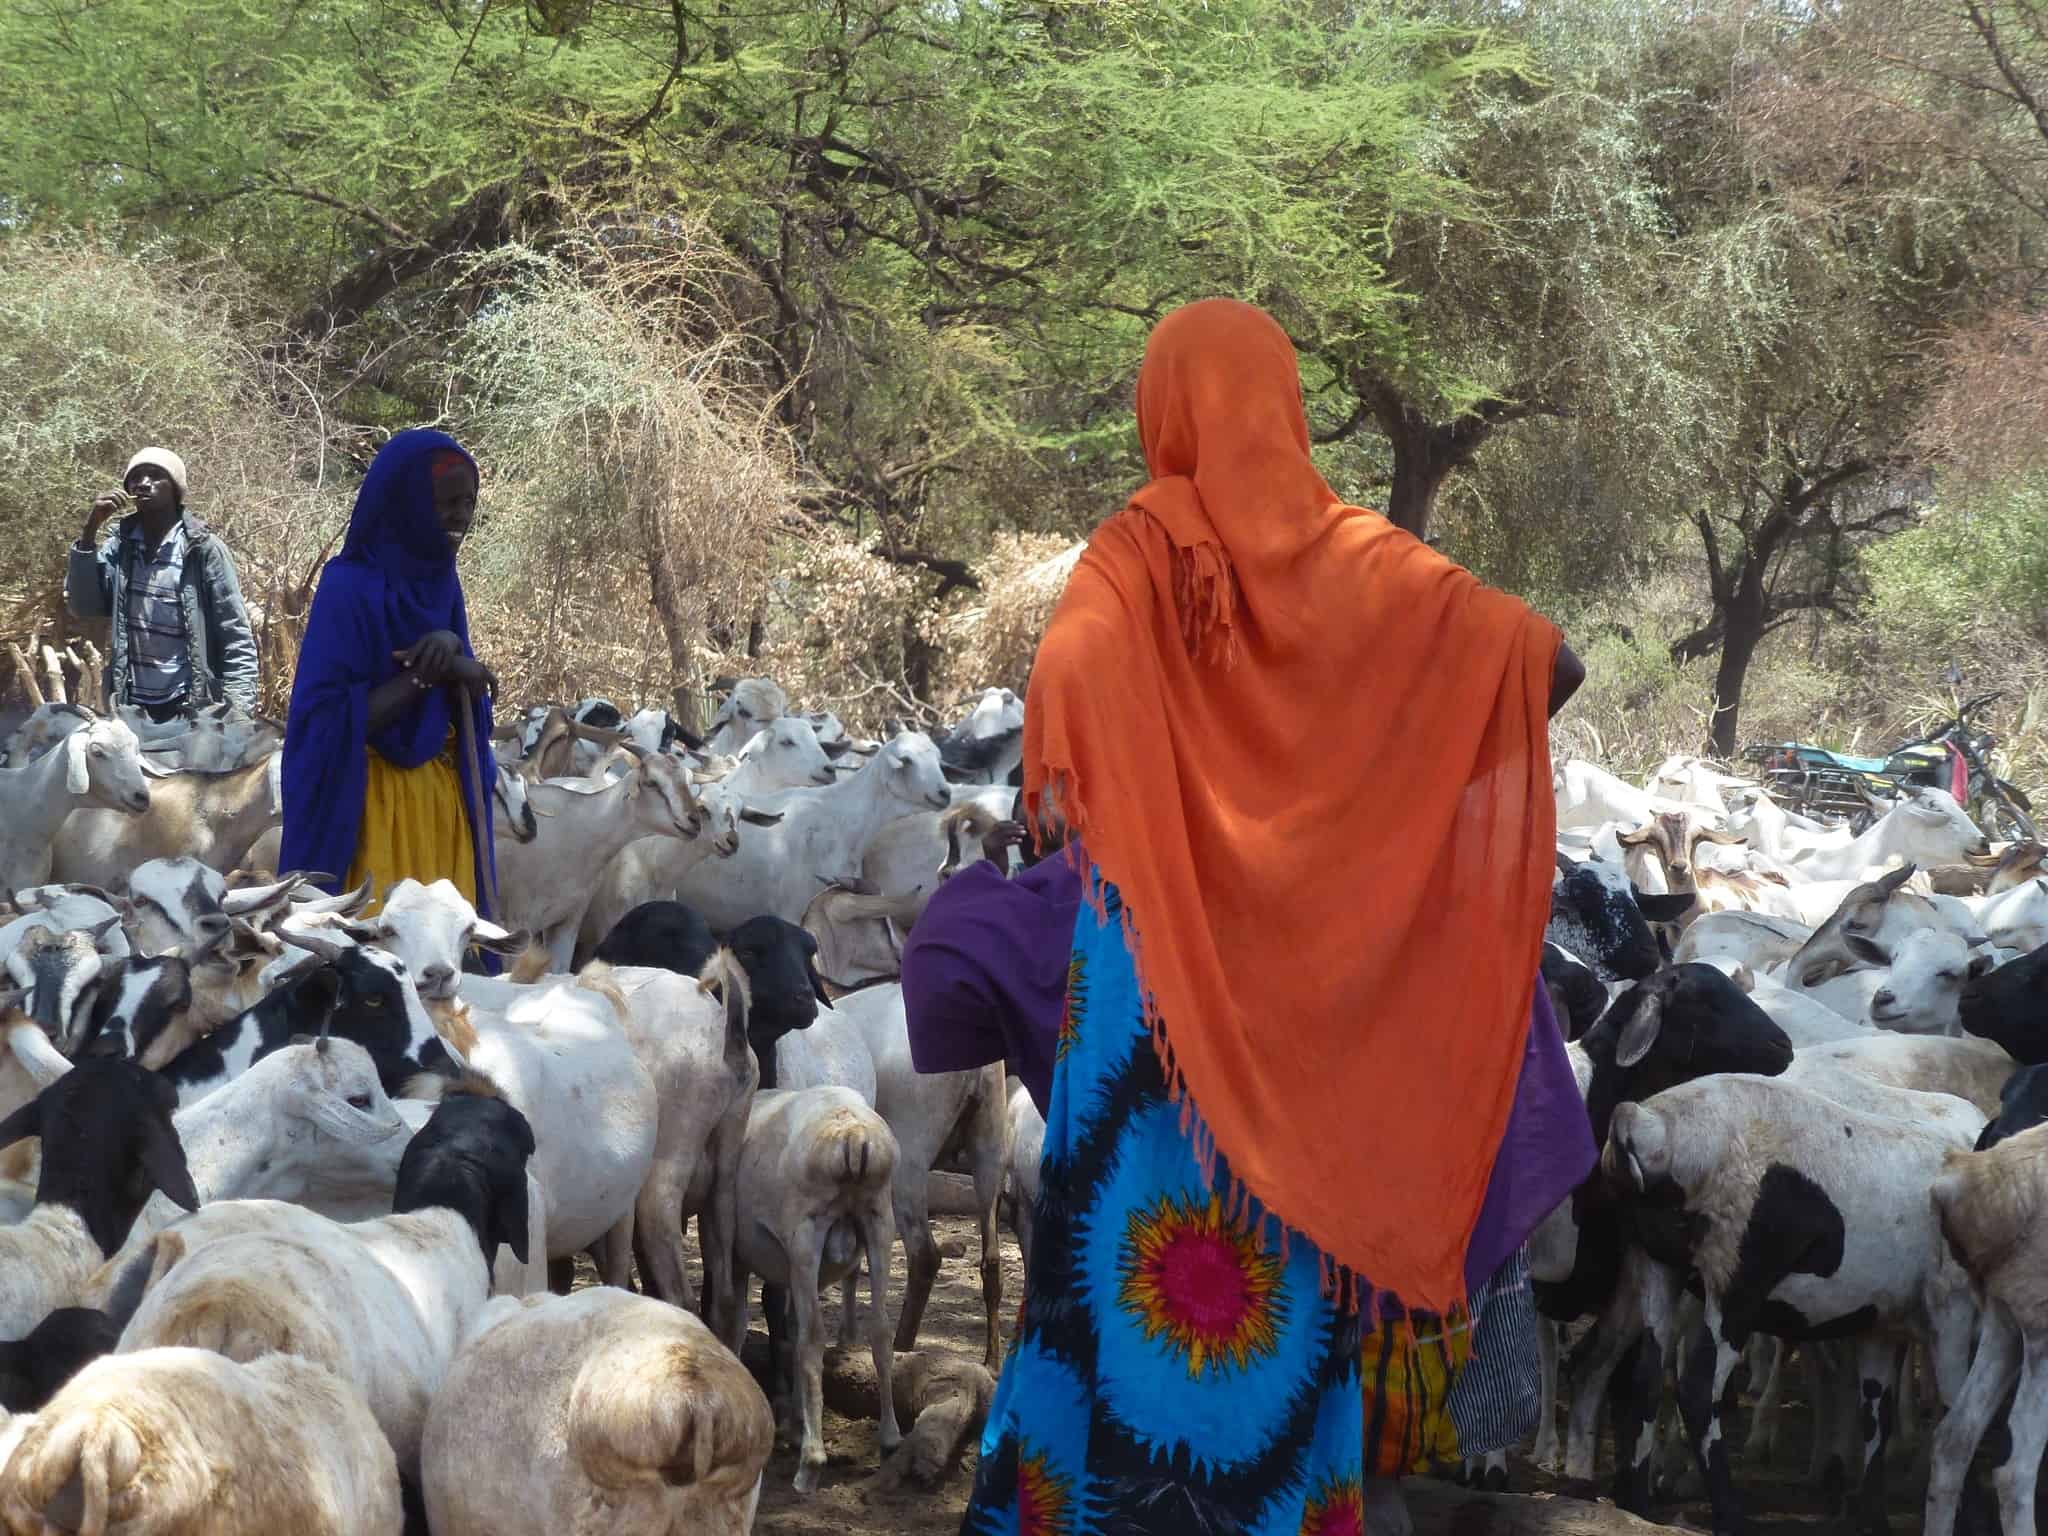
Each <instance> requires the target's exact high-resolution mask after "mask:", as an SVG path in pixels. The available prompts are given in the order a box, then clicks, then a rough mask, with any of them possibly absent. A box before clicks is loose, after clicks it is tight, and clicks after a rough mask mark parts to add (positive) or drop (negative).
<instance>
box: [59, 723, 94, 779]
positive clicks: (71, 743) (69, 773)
mask: <svg viewBox="0 0 2048 1536" xmlns="http://www.w3.org/2000/svg"><path fill="white" fill-rule="evenodd" d="M85 737H86V733H85V732H84V731H73V732H72V733H71V734H70V735H69V736H66V737H65V738H64V791H65V793H66V794H72V795H82V794H84V793H85V792H86V791H87V790H89V789H91V788H92V776H91V772H90V770H89V769H88V767H87V765H86V761H85Z"/></svg>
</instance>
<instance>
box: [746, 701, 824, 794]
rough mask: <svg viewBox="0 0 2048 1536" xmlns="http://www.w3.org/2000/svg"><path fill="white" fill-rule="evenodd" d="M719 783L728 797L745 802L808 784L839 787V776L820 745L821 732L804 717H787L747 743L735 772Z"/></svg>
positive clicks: (764, 727)
mask: <svg viewBox="0 0 2048 1536" xmlns="http://www.w3.org/2000/svg"><path fill="white" fill-rule="evenodd" d="M720 782H721V783H723V784H724V785H725V787H726V790H727V792H728V793H730V794H735V795H739V796H741V797H743V798H744V797H747V796H752V795H767V794H773V793H774V792H775V791H777V790H781V789H801V788H802V787H803V786H805V785H806V784H836V783H838V782H839V775H838V774H836V773H835V772H833V770H832V759H831V758H829V757H827V756H826V755H825V749H824V748H823V747H822V746H820V745H819V744H818V732H817V729H816V728H815V727H814V726H813V725H812V724H811V722H810V721H808V720H806V719H805V718H804V717H803V716H802V715H784V716H782V717H781V718H780V719H778V720H772V721H770V722H769V723H768V724H767V725H764V726H763V727H761V729H760V730H758V731H756V732H754V734H753V735H752V736H751V737H749V738H748V739H747V744H746V745H745V746H743V747H741V748H740V750H739V754H738V756H737V758H736V759H735V760H734V763H733V767H732V771H731V772H730V773H728V774H727V775H726V776H725V777H724V778H723V779H722V780H720Z"/></svg>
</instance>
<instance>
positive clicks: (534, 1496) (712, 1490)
mask: <svg viewBox="0 0 2048 1536" xmlns="http://www.w3.org/2000/svg"><path fill="white" fill-rule="evenodd" d="M774 1441H775V1421H774V1419H773V1417H772V1416H771V1415H770V1413H769V1411H768V1400H767V1398H765V1397H764V1396H762V1394H761V1389H760V1387H758V1386H756V1385H755V1383H754V1378H753V1376H752V1375H751V1374H750V1373H749V1372H748V1371H747V1369H746V1367H745V1366H743V1365H741V1364H740V1362H739V1360H738V1359H737V1358H736V1357H735V1356H734V1355H733V1354H732V1352H731V1351H730V1350H728V1349H726V1348H725V1347H724V1346H723V1345H721V1344H720V1343H719V1342H718V1340H716V1339H715V1338H713V1337H712V1336H711V1333H710V1331H709V1330H708V1329H706V1328H705V1326H704V1324H703V1323H701V1322H700V1321H698V1320H697V1319H696V1318H695V1317H693V1316H692V1315H691V1314H689V1313H688V1312H682V1311H678V1310H677V1309H676V1308H674V1307H670V1306H664V1305H663V1304H662V1303H660V1302H658V1301H652V1300H649V1299H648V1298H647V1297H644V1296H634V1295H632V1294H630V1293H628V1292H625V1291H619V1290H614V1289H612V1288H611V1287H610V1286H593V1287H591V1288H590V1289H588V1290H582V1291H578V1292H576V1293H575V1294H574V1295H573V1296H545V1297H532V1298H529V1299H528V1300H526V1301H523V1302H521V1301H509V1300H503V1299H500V1300H498V1301H494V1302H492V1303H491V1304H490V1306H488V1307H486V1308H485V1309H484V1313H483V1316H482V1317H481V1318H480V1319H479V1320H478V1322H477V1325H476V1327H475V1328H474V1329H473V1330H472V1331H471V1333H470V1335H469V1338H468V1339H467V1340H466V1341H465V1342H464V1344H463V1346H462V1352H461V1354H459V1355H458V1356H457V1357H456V1359H455V1364H454V1367H453V1368H452V1369H451V1370H450V1371H449V1372H448V1377H447V1380H446V1381H444V1382H443V1383H442V1385H441V1390H440V1392H439V1394H438V1395H437V1396H436V1397H435V1398H434V1405H433V1407H432V1408H431V1409H430V1410H429V1411H428V1414H427V1432H426V1438H425V1441H424V1443H423V1444H422V1446H421V1449H420V1484H421V1491H422V1493H423V1494H424V1495H425V1497H426V1506H427V1519H428V1523H429V1524H430V1525H431V1526H432V1527H433V1529H434V1532H435V1536H575V1533H582V1532H595V1531H598V1530H606V1531H620V1532H647V1533H650V1536H651V1533H654V1532H675V1533H683V1532H687V1533H689V1536H747V1533H748V1532H749V1531H750V1530H751V1529H752V1528H753V1521H754V1506H755V1504H756V1503H757V1502H758V1500H759V1498H760V1492H761V1473H762V1469H763V1468H764V1467H765V1466H766V1465H767V1462H768V1455H769V1452H770V1451H771V1450H772V1449H773V1448H774Z"/></svg>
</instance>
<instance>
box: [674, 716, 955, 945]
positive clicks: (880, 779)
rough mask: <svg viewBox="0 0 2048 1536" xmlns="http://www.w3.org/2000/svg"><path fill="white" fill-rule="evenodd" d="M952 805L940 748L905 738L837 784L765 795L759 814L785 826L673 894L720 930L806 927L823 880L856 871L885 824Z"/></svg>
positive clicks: (920, 738)
mask: <svg viewBox="0 0 2048 1536" xmlns="http://www.w3.org/2000/svg"><path fill="white" fill-rule="evenodd" d="M951 804H952V797H951V796H950V795H949V794H948V792H947V789H946V781H945V776H944V774H943V773H942V771H941V770H940V767H939V753H938V749H937V748H936V747H934V746H933V745H932V743H931V738H930V737H928V736H925V735H922V734H920V733H917V732H906V733H904V734H903V735H901V736H898V737H897V738H896V739H895V740H893V741H891V742H890V743H889V744H888V745H887V746H885V747H883V748H882V750H881V751H880V752H878V753H876V754H875V756H874V757H873V758H871V759H869V760H868V762H867V763H866V764H865V765H864V766H863V767H862V768H861V769H860V771H859V772H858V773H855V774H853V775H852V776H850V777H849V778H847V779H845V780H843V781H841V782H840V783H838V784H835V785H832V786H830V787H829V788H823V789H793V790H786V791H784V792H783V793H782V794H779V795H769V796H765V797H763V798H762V799H761V800H760V801H759V802H758V804H757V805H756V806H755V809H756V810H759V811H764V812H768V813H770V814H774V813H779V814H780V815H781V817H782V820H781V822H780V823H779V824H777V825H775V826H772V827H765V828H763V829H761V832H760V833H759V835H755V834H753V833H749V834H748V836H747V837H746V839H745V840H744V841H743V842H742V843H741V844H740V848H739V852H738V853H737V854H735V855H734V856H733V858H731V859H730V860H726V861H723V862H721V863H720V864H718V865H716V866H706V865H701V864H700V865H698V866H697V867H696V868H694V869H692V870H690V871H689V872H688V874H687V875H685V876H684V878H683V879H682V880H681V881H680V882H679V883H678V886H677V890H676V895H677V897H678V899H680V900H682V901H684V902H686V903H688V904H689V905H690V906H692V907H694V908H695V909H696V910H697V911H698V912H699V913H700V914H701V915H702V916H703V918H704V920H705V921H706V922H708V923H710V924H711V926H712V927H713V928H714V929H718V930H726V929H731V928H734V927H737V926H738V925H739V924H741V923H743V922H745V921H746V920H747V919H748V918H750V917H756V916H760V915H762V914H768V915H771V916H775V917H779V918H782V919H783V920H784V921H785V922H791V923H795V922H801V921H802V920H803V915H804V910H805V908H807V907H808V906H810V904H811V898H812V897H813V896H815V895H816V894H817V893H818V886H819V884H820V882H821V881H829V880H831V879H833V878H836V877H840V876H845V875H850V874H853V873H854V872H855V871H857V870H858V869H859V868H860V864H861V859H862V857H863V856H864V855H865V853H866V851H867V847H868V844H869V843H870V842H872V841H873V840H874V836H875V834H876V833H877V832H879V831H880V830H881V829H882V827H883V826H885V825H886V824H887V823H889V822H890V821H893V820H895V819H896V818H897V817H899V816H905V815H908V814H910V813H911V812H913V811H919V810H927V811H931V810H938V811H943V810H945V809H947V807H949V806H950V805H951Z"/></svg>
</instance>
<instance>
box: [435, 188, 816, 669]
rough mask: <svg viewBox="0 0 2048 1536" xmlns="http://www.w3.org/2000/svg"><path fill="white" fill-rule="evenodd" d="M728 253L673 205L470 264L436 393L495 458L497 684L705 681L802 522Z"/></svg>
mask: <svg viewBox="0 0 2048 1536" xmlns="http://www.w3.org/2000/svg"><path fill="white" fill-rule="evenodd" d="M728 275H729V274H728V273H727V271H726V263H725V258H723V257H722V256H721V255H720V254H718V252H717V250H716V247H715V246H713V245H712V244H711V243H710V242H708V241H706V240H703V239H701V238H699V237H698V235H697V233H696V231H694V230H693V229H692V228H691V227H690V226H688V225H687V224H684V223H682V222H680V221H677V220H674V219H662V220H660V221H658V222H653V221H650V223H649V224H648V225H646V226H639V227H631V228H622V227H621V226H619V225H617V224H612V225H608V226H595V225H593V226H586V227H585V228H584V229H583V230H582V231H581V232H580V234H579V235H578V236H577V237H576V238H573V239H570V240H567V241H562V242H558V243H557V244H556V245H554V246H553V247H551V249H550V250H549V251H548V252H547V253H545V254H542V253H540V252H537V251H534V250H532V249H529V248H526V247H514V248H511V249H509V250H505V251H501V252H498V253H496V254H494V255H492V256H491V257H489V258H488V259H487V260H485V261H483V262H481V263H479V264H477V265H476V266H474V267H472V268H471V270H470V271H469V273H468V274H467V280H468V281H469V282H471V283H473V284H476V285H478V286H481V287H484V288H486V289H487V290H489V291H490V292H491V293H492V295H493V296H492V298H491V299H490V300H489V301H488V302H487V303H486V304H485V305H484V306H483V308H482V309H481V310H480V311H479V312H478V314H477V315H476V317H475V318H474V319H473V320H472V321H471V322H470V323H469V325H468V326H467V328H466V329H465V331H464V333H463V335H462V337H461V338H460V340H459V343H458V348H457V355H458V358H459V361H458V364H457V368H456V372H455V376H454V378H455V385H456V392H455V394H454V398H453V400H452V401H451V417H452V418H453V419H454V420H455V421H456V422H458V423H460V424H461V426H462V428H463V430H464V432H465V434H466V438H467V440H468V441H469V442H470V443H471V445H472V447H473V451H474V452H475V453H476V455H477V457H478V459H479V461H480V462H481V463H483V464H485V465H486V466H487V474H488V477H489V478H488V482H487V485H486V491H485V496H484V507H485V520H484V521H483V523H482V525H481V531H482V533H483V535H484V537H483V538H482V539H480V540H479V541H478V543H479V544H480V546H481V548H480V551H479V554H478V555H477V556H476V559H475V563H474V565H473V567H472V570H471V572H470V573H469V574H468V590H469V592H470V594H471V606H472V610H473V612H475V613H476V614H477V615H478V616H479V617H478V622H477V630H478V635H477V643H478V646H479V649H480V650H484V649H487V650H488V654H489V655H490V656H491V658H492V660H493V664H494V665H495V666H496V667H497V668H498V671H499V674H500V677H501V679H502V680H503V681H504V683H505V685H506V688H507V690H508V692H509V693H510V695H511V696H512V697H514V698H519V699H532V698H575V697H577V696H579V695H586V694H603V695H605V696H608V697H614V698H617V699H619V700H621V701H624V702H640V701H645V702H660V703H667V702H668V698H669V690H670V689H671V688H673V687H676V686H679V685H680V686H683V687H686V688H692V689H699V688H701V687H702V686H703V685H704V684H705V683H707V682H708V681H709V680H710V679H711V678H712V677H713V676H715V675H716V674H717V673H718V672H719V671H721V670H724V669H725V668H726V666H727V663H728V661H729V660H730V659H731V654H732V652H733V651H734V650H735V649H737V648H738V647H740V646H743V644H744V637H745V636H746V634H747V631H748V626H749V623H750V621H752V620H754V619H755V618H756V617H757V616H759V615H760V614H761V613H762V610H763V605H764V603H765V602H766V599H767V594H768V577H769V574H770V571H771V570H772V569H773V566H774V564H775V562H776V560H777V558H778V556H779V555H782V556H786V555H787V554H789V553H791V551H790V550H789V548H788V546H790V545H791V544H793V543H798V542H800V540H801V538H802V526H801V525H800V524H799V523H798V522H797V521H796V519H795V506H796V488H795V466H794V461H793V458H792V455H791V452H790V448H789V444H788V442H787V440H786V439H785V437H784V435H783V434H782V432H781V431H780V429H779V427H778V426H777V424H776V422H775V420H774V417H773V414H772V404H773V402H772V401H769V400H766V399H764V398H763V395H762V393H761V391H760V390H759V389H758V388H757V387H756V386H755V382H754V380H753V378H752V376H751V374H750V372H749V370H748V368H747V366H746V359H745V354H744V352H743V351H742V348H741V345H740V343H741V332H740V331H739V330H738V328H737V327H736V326H735V325H734V324H733V322H732V317H731V316H730V315H729V314H728V313H727V312H725V310H724V309H723V308H722V307H721V305H720V303H719V300H718V295H719V293H720V292H721V291H722V283H721V280H722V279H724V278H726V277H727V276H728ZM714 636H716V637H726V643H725V644H724V645H720V644H717V643H716V642H715V640H714Z"/></svg>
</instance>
